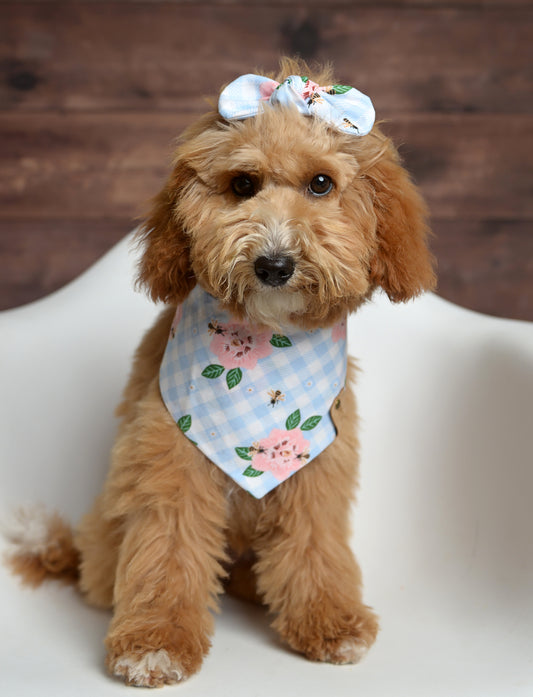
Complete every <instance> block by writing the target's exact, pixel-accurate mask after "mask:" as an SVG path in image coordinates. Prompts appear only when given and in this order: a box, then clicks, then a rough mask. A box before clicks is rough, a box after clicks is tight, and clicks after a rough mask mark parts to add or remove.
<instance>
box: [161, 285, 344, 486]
mask: <svg viewBox="0 0 533 697" xmlns="http://www.w3.org/2000/svg"><path fill="white" fill-rule="evenodd" d="M346 362H347V353H346V322H345V321H344V322H340V323H339V324H337V325H335V326H334V327H333V328H329V329H316V330H311V331H303V330H300V329H294V328H291V329H290V330H289V331H287V332H283V333H273V332H272V331H271V330H267V329H258V328H254V327H252V326H250V325H249V324H247V323H244V322H242V321H239V320H237V319H236V318H234V317H232V316H231V315H230V314H228V313H227V312H225V311H223V310H221V309H220V307H219V305H218V301H217V300H216V299H215V298H213V297H212V296H211V295H209V294H208V293H206V292H205V291H204V290H202V288H200V287H199V286H196V288H195V289H194V290H193V291H192V293H191V294H190V295H189V296H188V298H187V299H186V300H185V302H184V303H183V304H182V305H180V306H179V307H178V309H177V311H176V315H175V317H174V322H173V324H172V327H171V330H170V336H169V340H168V344H167V347H166V351H165V354H164V356H163V360H162V363H161V368H160V372H159V385H160V389H161V395H162V397H163V401H164V402H165V404H166V406H167V409H168V410H169V412H170V413H171V415H172V417H173V418H174V420H175V421H176V424H177V427H178V428H179V429H180V430H181V431H182V432H183V433H184V434H185V435H186V437H187V438H189V440H191V441H192V442H193V443H194V444H195V445H196V446H197V447H198V448H199V449H200V450H201V451H202V452H203V453H204V454H205V455H206V456H207V457H208V458H209V459H210V460H211V461H212V462H214V463H215V464H216V465H218V467H220V468H221V469H222V470H223V471H224V472H225V473H226V474H227V475H229V476H230V477H231V478H232V479H233V480H235V481H236V482H237V483H238V484H239V485H240V486H241V487H243V488H244V489H246V490H247V491H249V492H250V493H251V494H252V495H253V496H255V497H256V498H261V497H263V496H264V495H265V494H267V493H268V492H269V491H271V490H272V489H273V488H274V487H276V486H277V485H278V484H279V483H280V482H282V481H284V480H285V479H287V478H288V477H290V476H291V475H293V474H294V473H295V472H297V471H298V470H299V469H301V468H302V467H303V466H304V465H306V464H308V463H309V462H311V460H312V459H313V458H314V457H316V456H317V455H318V454H319V453H321V452H322V451H323V450H324V449H325V448H326V447H327V446H328V445H329V444H330V443H332V442H333V440H334V439H335V436H336V429H335V426H334V424H333V421H332V419H331V416H330V413H329V411H330V409H331V407H332V406H333V405H334V403H335V401H336V397H337V395H338V394H339V392H340V391H341V390H342V388H343V387H344V383H345V380H346Z"/></svg>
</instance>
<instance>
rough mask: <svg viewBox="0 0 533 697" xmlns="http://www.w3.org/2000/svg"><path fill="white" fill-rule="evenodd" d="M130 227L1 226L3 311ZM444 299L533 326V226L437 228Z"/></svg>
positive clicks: (80, 267)
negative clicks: (526, 321)
mask: <svg viewBox="0 0 533 697" xmlns="http://www.w3.org/2000/svg"><path fill="white" fill-rule="evenodd" d="M130 226H131V223H130V221H129V220H127V219H124V220H112V221H109V220H98V219H95V220H77V219H74V220H65V219H58V220H46V221H34V220H13V221H10V220H0V260H1V264H0V271H1V272H0V310H3V309H6V308H9V307H16V306H18V305H21V304H23V303H26V302H31V301H33V300H36V299H38V298H40V297H43V296H44V295H47V294H48V293H51V292H52V291H54V290H56V289H57V288H60V287H61V286H63V285H64V284H65V283H67V282H69V281H70V280H72V279H73V278H75V277H76V276H78V275H79V274H80V273H81V272H82V271H84V270H85V269H86V268H87V267H88V266H90V265H91V264H92V263H93V262H95V261H96V260H97V259H98V258H99V257H100V256H102V254H104V253H105V252H106V251H107V250H108V249H109V248H110V247H111V246H112V245H113V244H114V243H115V242H117V241H118V240H119V239H121V238H122V237H123V236H124V235H125V234H126V233H127V232H129V230H130ZM433 229H434V231H435V233H436V237H435V238H434V239H433V241H432V248H433V251H434V253H435V255H436V257H437V260H438V265H439V289H438V292H439V295H441V296H442V297H444V298H446V299H448V300H451V301H452V302H455V303H457V304H459V305H462V306H464V307H468V308H470V309H473V310H477V311H479V312H485V313H488V314H493V315H498V316H506V317H512V318H515V319H523V320H530V321H533V230H532V223H531V222H529V221H527V222H515V221H474V222H472V221H465V220H453V221H451V220H438V219H437V220H434V221H433Z"/></svg>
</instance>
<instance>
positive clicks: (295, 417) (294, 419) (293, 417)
mask: <svg viewBox="0 0 533 697" xmlns="http://www.w3.org/2000/svg"><path fill="white" fill-rule="evenodd" d="M301 418H302V417H301V416H300V410H299V409H296V411H293V412H292V414H289V416H288V417H287V421H285V428H286V429H287V431H292V429H293V428H296V426H298V424H299V423H300V419H301Z"/></svg>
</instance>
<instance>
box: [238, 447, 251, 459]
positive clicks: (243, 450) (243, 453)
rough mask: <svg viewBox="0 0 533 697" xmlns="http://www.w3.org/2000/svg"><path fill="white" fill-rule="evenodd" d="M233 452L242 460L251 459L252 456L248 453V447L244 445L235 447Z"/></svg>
mask: <svg viewBox="0 0 533 697" xmlns="http://www.w3.org/2000/svg"><path fill="white" fill-rule="evenodd" d="M235 452H236V453H237V455H238V456H239V457H240V458H242V459H243V460H251V459H252V456H251V455H250V448H246V447H240V448H235Z"/></svg>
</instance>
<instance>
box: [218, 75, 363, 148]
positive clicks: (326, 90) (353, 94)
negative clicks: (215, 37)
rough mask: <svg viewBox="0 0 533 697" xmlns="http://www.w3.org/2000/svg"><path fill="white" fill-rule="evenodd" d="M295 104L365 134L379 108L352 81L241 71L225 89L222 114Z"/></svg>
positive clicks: (236, 116) (233, 116)
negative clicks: (280, 79) (329, 81)
mask: <svg viewBox="0 0 533 697" xmlns="http://www.w3.org/2000/svg"><path fill="white" fill-rule="evenodd" d="M265 102H268V103H270V104H282V105H286V106H287V105H294V106H295V107H296V108H297V109H298V111H299V112H300V113H302V114H304V115H306V116H316V117H318V118H320V119H323V120H324V121H326V122H327V123H329V124H330V125H331V126H333V127H334V128H337V129H339V130H341V131H344V132H346V133H352V134H354V135H359V136H364V135H366V134H367V133H369V132H370V131H371V130H372V126H373V125H374V120H375V112H374V107H373V105H372V102H371V100H370V98H369V97H367V96H366V94H363V93H362V92H359V90H356V89H355V87H349V86H348V85H326V86H322V87H321V86H320V85H318V84H317V83H316V82H312V80H310V79H309V78H308V77H306V76H300V75H290V76H289V77H288V78H287V79H286V80H284V81H283V82H282V83H279V82H276V81H275V80H271V79H270V78H268V77H262V76H261V75H250V74H249V75H241V77H238V78H237V79H236V80H234V81H233V82H231V83H230V84H229V85H228V86H227V87H226V88H225V89H224V90H223V91H222V93H221V95H220V98H219V102H218V111H219V113H220V115H221V116H222V117H223V118H225V119H227V120H228V121H231V120H241V119H248V118H250V117H252V116H256V115H257V114H258V113H259V110H260V108H261V104H263V103H265Z"/></svg>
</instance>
